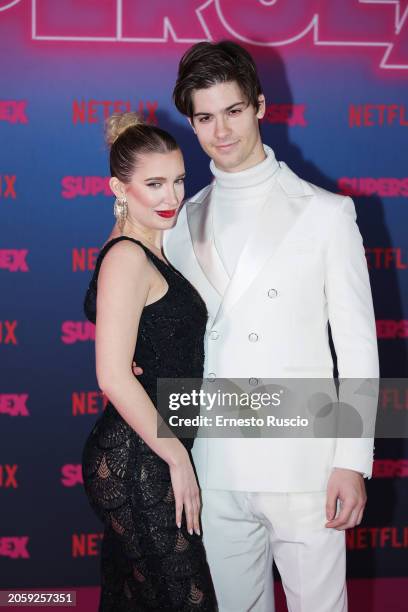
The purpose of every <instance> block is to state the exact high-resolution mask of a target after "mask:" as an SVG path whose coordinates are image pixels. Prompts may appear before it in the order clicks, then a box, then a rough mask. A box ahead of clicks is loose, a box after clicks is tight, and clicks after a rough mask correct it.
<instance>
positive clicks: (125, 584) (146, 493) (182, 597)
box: [82, 236, 217, 612]
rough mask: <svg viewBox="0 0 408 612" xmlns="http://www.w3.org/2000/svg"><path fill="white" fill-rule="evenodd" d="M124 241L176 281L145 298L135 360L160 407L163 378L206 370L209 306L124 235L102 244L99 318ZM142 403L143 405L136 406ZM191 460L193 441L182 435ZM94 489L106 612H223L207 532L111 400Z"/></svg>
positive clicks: (93, 445)
mask: <svg viewBox="0 0 408 612" xmlns="http://www.w3.org/2000/svg"><path fill="white" fill-rule="evenodd" d="M120 240H132V241H133V242H135V243H137V244H138V245H139V246H140V247H142V248H143V249H144V251H145V253H146V255H147V257H148V258H149V260H150V261H151V262H152V263H153V264H154V265H155V266H156V267H157V269H158V270H159V272H160V273H161V274H162V275H163V277H164V278H165V280H166V281H167V284H168V291H167V293H166V294H165V295H164V296H163V297H162V298H161V299H159V300H158V301H157V302H154V303H152V304H149V305H147V306H145V308H144V310H143V312H142V315H141V318H140V323H139V330H138V337H137V342H136V347H135V360H136V362H137V364H138V365H141V366H142V367H143V370H144V373H143V375H141V376H139V377H138V379H139V381H140V382H141V384H142V385H143V387H144V389H145V390H146V392H147V393H148V395H149V397H150V398H151V399H152V401H153V403H154V404H155V405H156V382H157V378H158V377H166V378H167V377H168V378H176V377H182V378H201V377H202V375H203V363H204V340H203V338H204V332H205V327H206V322H207V311H206V307H205V304H204V302H203V300H202V299H201V297H200V295H199V294H198V293H197V291H196V290H195V289H194V288H193V287H192V286H191V284H190V283H189V282H188V281H187V280H186V279H185V278H184V277H183V276H182V275H181V274H179V273H178V272H177V271H176V270H175V269H174V268H172V267H171V266H169V265H167V264H166V263H165V262H164V261H162V260H161V259H160V258H158V257H157V256H156V255H154V253H152V252H151V251H150V250H149V249H147V248H146V247H145V246H144V245H143V244H142V243H140V242H138V241H136V240H133V239H131V238H128V237H126V236H122V237H120V238H115V239H113V240H111V241H109V242H108V243H107V244H106V245H105V246H104V247H103V249H102V250H101V252H100V254H99V257H98V260H97V263H96V267H95V272H94V275H93V277H92V280H91V283H90V285H89V289H88V292H87V294H86V298H85V313H86V315H87V317H88V319H89V320H90V321H92V322H93V323H95V320H96V292H97V280H98V274H99V269H100V266H101V264H102V261H103V258H104V256H105V254H106V253H107V252H108V250H109V249H110V248H112V246H113V245H114V244H116V243H117V242H119V241H120ZM135 410H137V406H135ZM181 441H182V443H183V444H184V445H185V447H186V448H187V450H188V452H189V454H190V458H191V452H190V451H191V447H192V445H193V440H192V439H188V440H181ZM82 470H83V477H84V486H85V491H86V494H87V496H88V499H89V501H90V504H91V506H92V508H93V509H94V511H95V512H96V514H97V515H98V516H99V517H100V519H101V520H102V521H103V522H104V524H105V531H104V538H103V542H102V553H101V574H102V588H101V599H100V604H99V612H131V611H132V612H133V611H135V612H136V611H137V612H152V611H155V612H176V611H178V612H215V611H216V610H217V604H216V599H215V594H214V589H213V585H212V581H211V576H210V571H209V568H208V564H207V561H206V556H205V550H204V546H203V543H202V536H198V535H197V534H195V533H193V535H190V534H189V533H188V531H187V526H186V522H185V516H184V513H183V520H182V525H181V529H178V528H177V525H176V523H175V502H174V494H173V489H172V485H171V479H170V472H169V467H168V465H167V463H166V462H165V461H163V460H162V459H161V458H160V457H159V456H158V455H157V454H155V453H154V452H153V451H152V450H151V449H150V447H149V446H148V445H147V444H146V443H145V442H144V441H143V439H142V438H141V437H140V436H139V435H138V434H137V433H136V432H135V431H134V430H133V429H132V428H131V427H130V426H129V425H128V424H127V422H126V421H125V420H124V419H123V418H122V417H121V416H120V414H119V413H118V412H117V410H116V409H115V407H114V406H113V405H112V404H111V403H108V405H107V407H106V408H105V411H104V413H103V415H102V416H101V417H100V418H99V419H98V421H97V422H96V424H95V426H94V427H93V429H92V431H91V433H90V435H89V437H88V439H87V441H86V444H85V448H84V452H83V460H82Z"/></svg>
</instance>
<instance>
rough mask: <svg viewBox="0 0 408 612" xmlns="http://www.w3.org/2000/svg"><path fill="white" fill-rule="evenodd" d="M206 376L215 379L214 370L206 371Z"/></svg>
mask: <svg viewBox="0 0 408 612" xmlns="http://www.w3.org/2000/svg"><path fill="white" fill-rule="evenodd" d="M207 378H208V380H215V373H214V372H208V375H207Z"/></svg>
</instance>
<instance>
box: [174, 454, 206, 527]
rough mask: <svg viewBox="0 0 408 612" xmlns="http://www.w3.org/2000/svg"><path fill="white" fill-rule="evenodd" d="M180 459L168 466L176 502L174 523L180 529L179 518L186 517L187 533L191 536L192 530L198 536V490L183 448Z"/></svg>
mask: <svg viewBox="0 0 408 612" xmlns="http://www.w3.org/2000/svg"><path fill="white" fill-rule="evenodd" d="M183 450H184V452H183V454H182V455H181V457H180V458H179V459H178V460H176V461H174V462H173V463H172V464H170V465H169V467H170V476H171V484H172V487H173V493H174V498H175V502H176V523H177V527H178V528H180V527H181V517H182V514H183V508H184V513H185V515H186V523H187V531H188V532H189V534H190V535H193V530H194V531H195V532H196V534H197V535H200V520H199V519H200V508H201V501H200V490H199V488H198V484H197V479H196V477H195V473H194V470H193V466H192V465H191V461H190V457H189V455H188V453H187V451H186V450H185V449H184V447H183Z"/></svg>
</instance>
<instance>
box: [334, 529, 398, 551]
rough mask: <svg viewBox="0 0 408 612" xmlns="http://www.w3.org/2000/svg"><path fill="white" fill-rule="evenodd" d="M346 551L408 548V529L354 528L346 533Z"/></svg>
mask: <svg viewBox="0 0 408 612" xmlns="http://www.w3.org/2000/svg"><path fill="white" fill-rule="evenodd" d="M346 544H347V548H348V550H364V549H367V548H371V549H373V548H408V527H354V529H348V530H347V531H346Z"/></svg>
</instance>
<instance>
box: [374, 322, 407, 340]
mask: <svg viewBox="0 0 408 612" xmlns="http://www.w3.org/2000/svg"><path fill="white" fill-rule="evenodd" d="M376 327H377V338H379V339H380V340H395V339H397V338H408V319H401V320H400V321H394V320H392V319H381V320H378V319H377V321H376Z"/></svg>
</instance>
